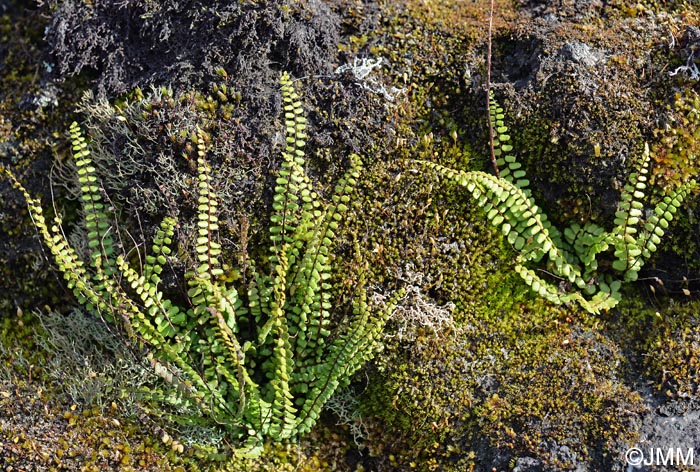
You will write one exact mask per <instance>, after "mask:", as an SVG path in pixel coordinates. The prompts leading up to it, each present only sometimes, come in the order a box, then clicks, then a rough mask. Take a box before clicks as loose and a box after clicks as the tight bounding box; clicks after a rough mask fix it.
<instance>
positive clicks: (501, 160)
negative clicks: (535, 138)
mask: <svg viewBox="0 0 700 472" xmlns="http://www.w3.org/2000/svg"><path fill="white" fill-rule="evenodd" d="M489 103H490V106H489V119H490V120H491V125H492V127H493V134H494V150H493V151H494V155H495V156H496V164H497V165H498V168H499V176H500V177H501V178H502V179H505V180H507V181H508V182H511V183H513V184H514V185H515V186H516V187H518V188H520V189H521V190H523V192H524V193H525V194H526V195H527V196H528V197H529V196H530V191H529V190H528V189H527V187H528V185H530V181H529V180H527V177H526V175H525V170H524V169H523V168H522V164H520V163H519V162H518V161H517V159H516V158H515V156H514V155H513V154H512V152H513V146H512V145H511V144H509V143H510V135H509V134H507V133H508V127H507V126H506V124H505V121H504V119H505V115H504V114H503V108H501V106H500V105H499V104H498V102H497V101H496V98H495V97H494V95H493V91H489Z"/></svg>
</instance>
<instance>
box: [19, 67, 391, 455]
mask: <svg viewBox="0 0 700 472" xmlns="http://www.w3.org/2000/svg"><path fill="white" fill-rule="evenodd" d="M281 83H282V95H283V104H284V119H285V126H286V148H285V150H284V152H283V153H282V157H283V163H282V169H281V170H280V172H279V174H278V176H277V178H276V187H275V194H274V197H273V205H272V206H273V212H272V216H271V217H270V227H269V232H270V237H269V241H270V255H269V257H268V261H269V264H270V267H269V272H268V271H266V272H262V271H260V269H258V268H257V266H256V263H255V262H256V261H255V260H252V259H251V260H245V267H244V268H242V270H243V271H244V272H245V274H246V280H247V281H248V282H247V284H246V285H243V286H242V287H239V288H238V289H237V288H235V287H233V286H230V285H227V284H223V283H221V282H220V280H219V279H220V276H222V275H223V274H224V272H223V269H222V267H221V262H220V256H221V252H222V251H221V246H220V244H219V243H218V241H217V232H218V229H219V225H218V213H219V212H218V205H219V201H218V196H217V195H216V193H215V192H214V190H213V188H212V186H211V183H210V180H211V178H210V174H211V169H210V167H209V165H208V163H207V159H206V155H207V147H206V136H205V135H204V133H203V132H202V131H201V130H198V132H197V134H196V136H194V137H193V140H194V143H195V145H196V146H197V155H198V157H197V191H198V200H197V201H198V208H197V239H196V244H195V250H196V262H195V264H194V267H192V268H191V270H190V271H188V272H187V273H186V274H185V279H186V282H187V285H188V287H189V290H188V291H187V296H188V298H189V301H190V304H191V307H190V308H187V307H181V306H178V305H177V304H176V303H175V302H173V301H172V300H170V299H168V298H166V296H165V294H164V293H163V292H162V291H161V288H160V287H159V284H160V282H161V273H162V271H163V267H164V266H165V265H166V263H167V261H168V257H169V256H170V253H171V249H170V247H171V244H172V239H173V236H174V227H175V225H176V224H177V222H176V220H175V218H174V217H172V216H169V217H166V218H165V219H164V220H163V222H162V223H161V226H160V230H159V231H158V232H157V233H156V236H155V238H154V241H153V246H152V252H151V254H150V255H147V256H146V257H145V263H144V264H143V266H142V267H141V272H137V270H136V269H134V268H133V267H132V265H131V264H130V263H129V261H128V259H127V255H126V254H122V253H120V252H121V248H120V247H119V246H118V245H117V239H118V236H119V233H118V229H117V228H115V227H114V225H113V223H112V216H111V214H110V210H109V209H108V208H107V206H106V204H105V199H104V198H103V196H102V189H101V188H100V185H101V184H100V181H99V177H98V175H97V171H96V168H95V166H94V164H93V162H92V160H91V158H90V151H89V148H88V144H87V142H86V140H85V138H84V137H83V136H82V133H81V131H80V129H79V127H78V125H77V124H76V123H74V124H73V125H72V126H71V138H72V143H73V151H74V155H75V159H76V166H77V169H78V181H79V183H80V188H81V202H82V208H83V214H84V219H85V229H86V232H87V235H86V239H87V240H86V241H85V243H86V245H87V248H88V251H89V254H90V260H89V261H88V262H87V263H86V262H84V261H82V260H81V259H80V257H79V256H78V253H77V252H76V250H75V249H73V248H72V247H71V245H70V244H69V242H68V241H67V239H66V237H65V236H64V234H63V231H62V224H61V223H62V222H61V220H60V218H59V217H56V218H55V221H54V224H53V225H52V226H51V228H49V226H48V224H47V222H46V219H45V217H44V216H43V212H42V208H41V206H40V204H39V202H38V201H37V200H36V199H34V198H32V197H31V196H30V195H29V193H28V192H27V191H26V189H25V188H24V187H23V186H22V185H21V184H20V183H19V182H18V181H17V180H16V179H15V177H14V176H13V175H12V174H11V173H10V172H9V171H8V172H7V175H8V176H9V177H10V179H11V181H12V182H13V184H14V186H15V187H16V188H17V189H18V190H20V191H21V192H22V193H23V195H24V197H25V198H26V199H27V202H28V207H29V210H30V213H31V214H32V217H33V220H34V224H35V225H36V227H37V229H38V230H39V232H40V233H41V235H42V236H43V238H44V241H45V243H46V245H47V246H48V247H49V249H50V250H51V253H52V254H53V256H54V259H55V261H56V263H57V265H58V268H59V269H60V270H61V272H63V275H64V278H65V279H66V280H67V282H68V287H69V288H71V289H72V290H73V292H74V294H75V295H76V297H77V299H78V301H79V302H80V303H81V304H83V305H84V306H86V307H87V308H88V310H90V311H92V312H94V313H95V314H97V315H98V316H102V317H104V318H105V319H107V320H108V321H110V322H117V323H118V324H120V325H121V326H123V327H124V329H125V330H126V331H127V333H128V334H129V335H130V337H132V338H133V339H134V340H136V339H138V340H140V341H141V342H144V343H145V344H146V345H147V346H148V350H149V353H148V355H147V358H148V360H149V361H150V362H151V364H152V366H153V368H154V370H155V372H156V373H157V374H158V375H160V376H161V377H163V379H165V380H166V381H167V382H168V383H169V384H171V385H172V390H170V391H159V390H153V391H151V392H150V393H151V396H152V397H154V398H157V399H159V400H161V401H163V402H165V403H168V404H170V405H173V406H176V407H180V408H182V407H183V405H190V406H192V405H194V406H196V408H197V409H198V414H196V415H193V416H188V417H183V418H181V419H180V421H182V422H184V423H189V424H199V423H202V422H204V423H207V422H208V423H210V424H211V425H215V426H218V427H219V428H221V429H222V430H223V431H224V432H225V434H226V436H227V438H228V439H229V440H231V441H232V442H233V443H234V448H235V452H236V453H237V454H239V455H242V456H250V457H253V456H257V455H259V454H260V453H261V452H262V447H263V441H264V440H265V439H272V440H275V441H279V440H284V439H289V438H292V437H295V436H296V435H298V434H303V433H306V432H308V431H309V430H310V429H311V427H312V426H313V425H314V424H315V423H316V421H317V420H318V418H319V415H320V411H321V408H322V407H323V405H324V404H325V403H326V401H327V400H328V399H329V397H330V396H331V395H332V394H333V392H334V391H335V390H336V388H337V387H338V386H339V385H343V384H345V383H347V382H349V379H350V377H351V376H352V375H353V373H354V372H355V371H356V370H357V369H359V368H360V367H361V366H362V365H363V364H364V363H365V362H366V361H367V360H369V359H370V358H371V357H372V356H373V355H374V350H375V347H376V345H377V342H378V340H379V335H380V333H381V332H382V329H383V326H384V323H385V322H386V320H387V318H388V317H389V315H390V313H391V310H392V306H393V303H394V301H395V299H394V300H393V301H388V302H387V303H385V304H384V306H383V307H381V308H380V309H378V310H376V311H375V312H372V311H371V309H370V307H369V305H368V301H367V296H366V291H365V289H364V283H362V282H360V284H359V287H357V290H356V297H355V299H354V301H353V308H354V309H353V316H352V317H351V318H350V319H349V320H347V321H346V322H345V323H343V324H342V325H341V326H339V327H338V328H337V330H336V335H335V336H334V337H332V338H331V337H330V334H331V316H330V311H329V310H330V309H331V308H332V304H331V297H330V293H331V290H332V287H331V285H330V283H329V279H330V277H331V264H330V259H331V253H330V248H331V244H332V241H333V239H334V237H335V233H336V232H337V231H338V221H340V220H341V219H342V215H343V214H344V213H345V212H346V210H347V207H348V204H349V203H350V197H349V193H350V192H351V191H352V189H353V187H354V186H355V184H356V180H357V178H358V175H359V170H360V166H361V162H360V160H359V157H357V156H352V157H351V165H350V169H349V170H348V171H347V173H346V174H345V176H344V177H342V178H341V179H340V181H339V182H338V183H337V184H336V189H335V194H334V195H333V196H332V198H331V201H330V202H328V203H322V202H321V201H320V197H319V196H318V194H317V193H316V191H315V190H314V188H313V185H312V183H311V181H310V179H309V177H308V176H307V175H306V173H305V170H304V164H305V161H304V151H303V148H304V146H305V141H306V121H305V118H304V116H303V110H302V105H301V102H300V101H299V96H298V95H297V93H296V92H295V90H294V87H293V85H292V82H291V79H290V78H289V76H288V75H287V74H283V76H282V80H281ZM399 295H400V292H398V294H397V296H399ZM200 416H201V417H202V418H200ZM239 446H240V447H239Z"/></svg>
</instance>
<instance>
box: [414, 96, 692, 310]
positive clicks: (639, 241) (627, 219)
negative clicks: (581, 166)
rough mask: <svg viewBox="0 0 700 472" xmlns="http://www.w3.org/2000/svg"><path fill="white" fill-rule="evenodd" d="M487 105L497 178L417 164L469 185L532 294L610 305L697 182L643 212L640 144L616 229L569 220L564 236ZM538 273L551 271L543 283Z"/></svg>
mask: <svg viewBox="0 0 700 472" xmlns="http://www.w3.org/2000/svg"><path fill="white" fill-rule="evenodd" d="M489 108H490V109H489V112H490V113H489V115H490V120H491V126H492V127H493V135H494V155H495V157H496V165H497V166H498V167H497V168H498V169H499V176H494V175H491V174H488V173H485V172H478V171H471V172H467V171H461V170H454V169H450V168H447V167H444V166H441V165H439V164H436V163H433V162H426V161H423V164H425V165H426V166H428V167H430V168H432V169H435V170H436V171H438V173H439V174H440V175H442V176H444V177H447V178H448V179H450V180H452V181H454V182H456V183H458V184H459V185H462V186H464V187H466V188H467V190H468V191H469V192H470V193H471V194H472V197H473V198H474V199H475V200H476V201H477V204H478V205H479V206H480V207H482V208H483V209H484V210H485V212H486V216H487V218H488V220H489V221H490V222H491V223H492V224H493V225H494V226H496V227H499V228H500V229H501V231H502V232H503V235H504V236H505V237H506V239H507V240H508V243H510V244H511V245H512V247H513V248H514V249H515V250H516V251H517V252H518V255H517V258H516V265H515V270H516V271H517V272H518V274H520V276H521V277H522V278H523V280H525V282H526V283H527V284H528V285H529V286H530V287H531V288H532V290H533V291H534V292H536V293H537V294H539V295H540V296H542V297H544V298H546V299H547V300H550V301H552V302H554V303H557V304H562V303H566V302H571V301H576V302H578V303H579V304H580V305H581V306H582V307H583V308H584V309H586V310H587V311H589V312H591V313H598V312H599V311H600V310H607V309H610V308H612V307H614V306H615V305H617V303H618V302H619V301H620V299H621V294H620V287H621V285H622V283H623V282H631V281H634V280H636V279H637V276H638V273H639V271H640V269H641V268H642V266H643V265H644V263H645V262H646V261H647V260H649V258H650V257H651V255H652V254H653V253H654V251H656V249H657V247H658V245H659V244H660V242H661V238H662V237H663V235H664V233H665V231H666V229H667V228H668V226H669V224H670V223H671V220H672V219H673V217H674V214H675V213H676V212H677V211H678V209H679V208H680V206H681V204H682V202H683V200H684V199H685V198H686V197H687V196H688V194H689V192H690V191H691V189H692V188H694V187H695V186H696V183H695V182H694V181H691V182H689V183H686V184H684V185H681V186H679V187H678V188H676V189H674V190H672V191H670V192H669V193H668V194H667V195H666V196H665V197H664V198H663V199H662V201H660V202H659V203H658V204H657V205H656V206H655V208H654V209H653V210H651V211H646V210H645V208H644V204H643V203H642V200H643V199H644V198H645V195H646V189H647V181H648V173H649V161H650V158H649V148H648V147H647V146H645V149H644V154H643V155H642V157H641V159H640V160H639V163H638V165H637V168H636V170H635V171H634V172H632V173H631V174H630V175H629V177H628V179H627V183H626V185H625V186H624V188H623V190H622V194H621V198H620V202H619V204H618V210H617V212H616V213H615V221H614V224H615V227H614V228H613V229H612V230H611V231H606V230H605V229H604V228H602V227H600V226H598V225H596V224H594V223H586V224H584V225H583V226H581V225H579V224H577V223H574V224H572V225H571V226H569V227H568V228H566V229H565V230H564V232H563V233H562V232H560V231H559V230H558V229H557V228H555V227H554V226H553V225H552V224H551V223H550V222H549V221H548V219H547V215H546V214H545V213H544V212H543V211H542V210H541V209H540V208H539V207H538V206H537V204H536V203H535V201H534V199H533V197H532V195H531V192H530V190H529V188H528V186H529V181H528V180H527V178H526V174H525V171H524V170H523V168H522V165H521V164H520V163H519V162H518V161H517V159H516V157H515V155H514V154H513V147H512V145H511V144H509V143H510V136H509V135H508V134H507V133H508V128H507V127H506V125H505V123H504V114H503V109H502V108H501V107H500V106H499V105H498V103H497V102H496V100H495V99H494V97H493V95H491V97H490V107H489ZM605 258H607V259H610V261H609V262H610V264H609V265H610V267H611V269H612V270H611V271H608V272H606V271H603V270H600V269H601V267H602V264H599V262H600V259H605ZM606 265H607V264H606ZM540 274H549V276H547V277H548V278H549V280H547V279H546V278H545V277H542V276H540ZM552 276H553V277H552ZM552 280H554V282H553V281H552ZM555 283H556V285H555Z"/></svg>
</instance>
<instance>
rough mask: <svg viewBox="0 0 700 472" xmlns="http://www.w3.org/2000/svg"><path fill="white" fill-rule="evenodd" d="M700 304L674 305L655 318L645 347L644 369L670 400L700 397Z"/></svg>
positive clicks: (657, 314)
mask: <svg viewBox="0 0 700 472" xmlns="http://www.w3.org/2000/svg"><path fill="white" fill-rule="evenodd" d="M698 308H700V304H699V303H698V302H697V301H694V302H690V303H674V304H671V305H669V306H667V307H663V308H660V309H659V310H658V311H656V312H655V314H654V315H653V318H651V319H652V321H651V325H650V327H649V331H648V333H646V336H645V337H644V338H643V339H644V341H643V345H642V346H641V348H642V350H643V352H644V353H645V355H644V365H645V367H646V369H647V373H648V374H649V375H650V376H651V378H652V379H653V381H654V384H655V386H656V389H657V390H658V391H660V392H661V393H662V394H663V396H664V397H666V398H668V399H679V398H680V399H684V398H685V399H687V398H696V397H697V396H698V394H700V319H699V318H698Z"/></svg>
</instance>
